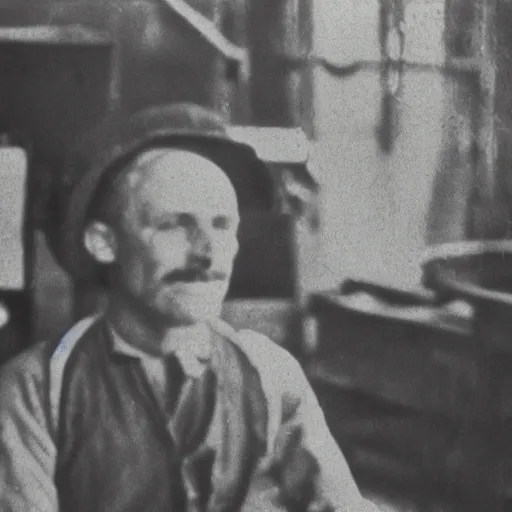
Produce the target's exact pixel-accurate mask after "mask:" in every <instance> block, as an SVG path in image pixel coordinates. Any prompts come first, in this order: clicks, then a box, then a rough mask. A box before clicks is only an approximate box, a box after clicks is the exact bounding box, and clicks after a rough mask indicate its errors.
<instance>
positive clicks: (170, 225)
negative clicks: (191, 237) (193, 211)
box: [156, 213, 195, 231]
mask: <svg viewBox="0 0 512 512" xmlns="http://www.w3.org/2000/svg"><path fill="white" fill-rule="evenodd" d="M194 225H195V220H194V217H193V216H192V215H190V214H188V213H177V214H173V215H166V216H165V217H163V218H161V219H159V220H158V221H157V223H156V229H157V230H158V231H171V230H173V229H180V228H185V229H189V228H191V227H193V226H194Z"/></svg>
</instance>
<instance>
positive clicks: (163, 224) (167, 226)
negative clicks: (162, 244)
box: [156, 219, 179, 231]
mask: <svg viewBox="0 0 512 512" xmlns="http://www.w3.org/2000/svg"><path fill="white" fill-rule="evenodd" d="M178 227H179V222H178V220H177V219H165V220H162V221H160V222H158V223H157V225H156V229H157V230H158V231H170V230H172V229H176V228H178Z"/></svg>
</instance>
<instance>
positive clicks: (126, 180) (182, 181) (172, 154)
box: [91, 148, 238, 225]
mask: <svg viewBox="0 0 512 512" xmlns="http://www.w3.org/2000/svg"><path fill="white" fill-rule="evenodd" d="M164 183H165V184H166V186H165V187H163V188H160V185H163V184H164ZM169 187H170V188H173V189H174V190H175V191H176V193H175V194H174V196H175V197H171V196H169V195H168V196H167V197H166V198H164V199H165V200H166V201H167V202H170V201H171V200H173V199H175V198H178V199H179V200H180V201H181V200H182V199H187V198H188V199H192V197H193V196H195V195H197V194H200V196H201V197H202V198H204V197H207V198H208V203H210V204H211V203H213V202H214V201H215V200H216V201H217V203H219V202H224V201H227V202H226V205H227V206H230V207H232V208H236V210H237V211H238V201H237V197H236V193H235V191H234V188H233V186H232V183H231V182H230V180H229V178H228V177H227V176H226V174H225V173H224V171H223V170H222V169H221V168H220V167H218V166H217V165H216V164H214V163H213V162H212V161H210V160H208V159H207V158H204V157H202V156H200V155H198V154H196V153H193V152H191V151H187V150H182V149H170V148H157V149H151V150H148V151H146V152H144V153H142V154H140V155H139V156H138V157H137V158H135V160H134V161H133V162H132V163H131V164H130V165H129V166H128V167H127V168H126V169H125V170H124V171H123V172H122V173H121V174H120V175H118V176H117V177H116V178H115V179H114V180H112V181H111V182H110V183H107V184H105V185H104V187H103V188H102V190H101V191H100V193H99V194H98V198H97V201H96V202H95V204H94V207H93V211H92V212H91V217H92V218H93V219H97V220H100V221H104V222H107V223H108V224H111V225H115V224H117V223H118V222H119V220H120V218H122V217H123V216H124V214H125V213H127V212H128V211H129V210H131V207H133V199H134V198H135V197H136V196H138V197H139V199H143V195H144V194H142V195H141V194H139V192H142V189H144V190H145V191H146V192H145V193H146V201H144V200H143V203H144V205H143V206H142V205H138V206H139V207H140V206H142V211H140V212H139V213H141V214H142V215H143V216H146V214H147V211H146V210H147V204H146V203H147V199H148V194H152V193H153V194H154V193H155V191H156V194H155V195H156V196H160V200H161V199H162V197H161V196H162V194H163V193H164V190H165V193H167V192H168V190H169ZM151 189H153V192H149V190H151ZM132 213H133V212H132ZM145 220H147V219H145Z"/></svg>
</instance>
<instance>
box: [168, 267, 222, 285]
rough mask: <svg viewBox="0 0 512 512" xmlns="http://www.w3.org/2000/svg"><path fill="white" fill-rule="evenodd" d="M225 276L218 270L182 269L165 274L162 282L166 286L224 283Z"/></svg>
mask: <svg viewBox="0 0 512 512" xmlns="http://www.w3.org/2000/svg"><path fill="white" fill-rule="evenodd" d="M227 277H228V276H227V274H226V273H225V272H221V271H219V270H205V269H203V268H184V269H179V270H173V271H172V272H169V273H168V274H166V275H165V276H164V278H163V280H164V281H165V282H166V283H167V284H173V283H179V282H184V283H194V282H205V283H207V282H210V281H225V280H226V279H227Z"/></svg>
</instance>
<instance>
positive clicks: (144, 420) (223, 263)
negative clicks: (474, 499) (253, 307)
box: [0, 104, 374, 512]
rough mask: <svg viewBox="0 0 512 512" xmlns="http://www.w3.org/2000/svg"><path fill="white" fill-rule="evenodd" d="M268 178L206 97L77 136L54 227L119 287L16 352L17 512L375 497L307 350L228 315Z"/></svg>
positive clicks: (1, 497) (312, 506)
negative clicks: (325, 403) (364, 489)
mask: <svg viewBox="0 0 512 512" xmlns="http://www.w3.org/2000/svg"><path fill="white" fill-rule="evenodd" d="M244 172H250V173H251V175H250V176H249V175H248V176H249V178H250V179H252V180H253V181H254V183H253V185H254V187H253V188H252V190H251V191H249V194H251V195H247V194H248V192H247V190H246V189H244V186H243V184H242V180H241V178H240V176H241V175H242V176H243V173H244ZM266 180H268V176H266V175H265V169H264V167H263V165H262V163H261V162H259V161H258V159H257V158H256V155H255V154H254V152H253V151H252V150H251V149H250V148H248V147H246V146H244V145H241V144H237V143H235V142H233V141H231V140H230V139H229V138H228V136H227V135H226V131H225V125H224V123H223V122H222V120H221V119H219V118H218V117H217V116H216V115H215V114H214V113H212V112H210V111H208V110H206V109H203V108H202V107H199V106H194V105H189V104H180V105H172V106H162V107H154V108H150V109H147V110H145V111H142V112H140V113H139V114H136V115H134V116H131V117H129V118H128V119H124V120H123V119H118V120H117V121H107V122H106V123H105V125H104V126H103V127H101V128H100V129H98V130H97V131H96V132H94V133H93V134H92V135H91V136H90V137H88V138H86V139H85V140H84V141H82V142H81V143H80V144H79V145H78V148H77V149H76V150H75V151H74V152H73V153H72V155H71V157H70V159H69V161H68V164H67V168H66V178H65V181H64V182H63V185H62V189H61V191H60V195H59V196H58V204H57V212H58V214H57V215H56V217H55V219H54V222H53V224H54V225H55V226H54V227H55V233H54V236H52V237H50V239H51V242H52V247H53V250H54V252H55V255H56V257H57V259H58V261H59V262H60V263H61V265H62V266H63V267H64V268H65V269H66V270H67V271H68V272H69V273H70V275H71V276H73V277H74V278H75V279H88V278H93V276H95V275H97V274H98V272H99V271H101V274H102V275H103V279H104V280H105V286H106V288H107V294H108V305H107V307H106V309H105V311H104V312H103V313H102V314H100V315H98V316H96V317H92V318H86V319H84V320H82V321H80V322H79V323H77V324H76V325H75V326H73V327H72V328H71V330H70V331H68V332H67V333H66V334H65V336H64V337H63V338H62V339H61V340H59V341H58V342H57V343H55V342H53V343H52V342H47V343H41V344H39V345H37V346H34V347H33V348H31V349H30V350H28V351H27V352H25V353H24V354H22V355H21V356H20V357H18V358H16V359H15V360H14V361H12V362H10V363H9V364H8V365H7V366H6V367H5V368H4V369H3V370H2V378H1V381H0V461H1V465H0V510H2V512H29V511H30V512H32V511H41V512H43V511H44V512H56V511H62V512H71V511H73V512H80V511H84V512H85V511H88V512H90V511H95V512H132V511H147V512H149V511H151V512H160V511H161V512H164V511H166V512H171V511H182V510H183V511H185V510H187V511H191V512H195V511H197V512H199V511H203V510H204V511H208V512H227V511H237V510H242V511H247V512H251V511H272V510H275V511H284V510H297V511H298V510H311V511H314V510H324V511H325V510H339V511H345V510H347V511H348V510H350V511H370V510H374V509H373V508H372V507H373V506H372V505H371V504H370V503H368V502H367V501H365V500H364V499H363V498H362V497H361V495H360V494H359V491H358V489H357V487H356V485H355V483H354V480H353V478H352V476H351V474H350V471H349V468H348V467H347V464H346V461H345V459H344V457H343V455H342V454H341V452H340V450H339V449H338V447H337V446H336V444H335V442H334V440H333V438H332V437H331V435H330V433H329V431H328V429H327V426H326V424H325V420H324V417H323V415H322V412H321V410H320V408H319V405H318V403H317V401H316V398H315V396H314V395H313V392H312V390H311V388H310V386H309V385H308V383H307V380H306V378H305V376H304V374H303V372H302V370H301V369H300V367H299V365H298V363H297V362H296V361H295V360H294V359H292V357H291V356H290V355H289V354H288V353H287V352H286V351H285V350H284V349H282V348H280V347H278V346H277V345H275V344H274V343H272V342H271V341H270V340H268V339H266V338H265V337H263V336H261V335H258V334H256V333H253V332H235V331H234V330H233V329H231V328H230V327H229V326H228V325H226V324H224V323H223V322H221V321H220V320H219V319H218V317H219V314H220V310H221V305H222V302H223V300H224V297H225V295H226V292H227V289H228V285H229V280H230V276H231V271H232V268H233V261H234V258H235V255H236V253H237V249H238V243H237V230H238V225H239V220H240V218H239V200H240V197H243V201H244V204H246V203H249V202H251V201H252V202H253V206H256V207H258V208H264V207H271V202H272V201H271V197H270V196H269V195H268V194H267V193H266V192H265V190H267V189H268V188H269V187H266V186H265V185H266ZM237 194H238V195H237ZM244 194H246V195H245V196H244Z"/></svg>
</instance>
